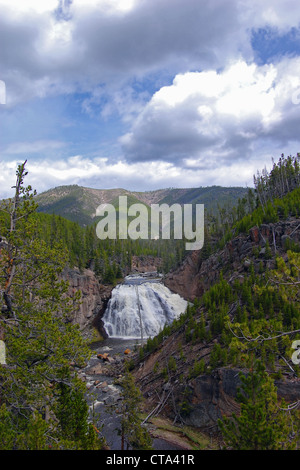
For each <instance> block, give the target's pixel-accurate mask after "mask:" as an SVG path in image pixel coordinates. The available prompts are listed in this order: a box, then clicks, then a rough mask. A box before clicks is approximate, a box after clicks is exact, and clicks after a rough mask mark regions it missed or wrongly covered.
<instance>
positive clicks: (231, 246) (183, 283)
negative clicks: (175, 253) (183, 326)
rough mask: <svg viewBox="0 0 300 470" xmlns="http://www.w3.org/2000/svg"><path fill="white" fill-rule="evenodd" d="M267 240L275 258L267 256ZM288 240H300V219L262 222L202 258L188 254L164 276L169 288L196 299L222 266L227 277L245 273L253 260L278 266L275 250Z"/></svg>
mask: <svg viewBox="0 0 300 470" xmlns="http://www.w3.org/2000/svg"><path fill="white" fill-rule="evenodd" d="M267 243H268V244H269V247H270V250H271V253H272V256H273V259H268V257H267V256H266V250H267ZM287 243H298V244H299V243H300V219H299V218H290V219H287V220H285V221H283V222H277V223H274V224H263V225H261V226H260V227H253V228H251V229H250V231H249V234H248V235H239V236H237V237H235V238H233V239H232V240H230V241H229V242H228V243H227V244H226V245H225V247H224V248H223V249H222V250H219V251H218V252H216V253H214V254H213V255H211V256H210V257H209V258H208V259H206V260H204V261H201V257H200V252H199V251H194V252H192V253H191V254H189V255H188V256H187V257H186V258H185V260H184V262H183V263H182V264H181V266H180V267H179V268H178V269H176V270H175V271H173V272H172V271H171V272H170V273H169V274H168V275H167V276H166V277H165V280H164V283H165V285H166V286H167V287H169V289H171V290H172V291H174V292H176V293H178V294H180V295H181V296H182V297H184V298H185V299H187V300H194V299H195V297H197V296H201V295H202V294H203V292H204V291H205V290H207V289H208V288H209V287H210V286H211V285H213V284H214V283H215V282H216V281H217V280H218V278H219V275H220V272H221V270H222V272H223V275H224V277H226V278H227V279H230V278H232V277H238V276H242V275H243V273H244V272H245V271H247V270H248V269H249V267H250V265H251V263H253V265H254V269H255V270H256V271H258V270H259V269H260V267H261V263H262V264H263V267H264V268H266V267H268V268H269V269H273V268H274V267H275V261H274V254H278V255H283V254H284V253H285V251H286V250H285V247H286V244H287Z"/></svg>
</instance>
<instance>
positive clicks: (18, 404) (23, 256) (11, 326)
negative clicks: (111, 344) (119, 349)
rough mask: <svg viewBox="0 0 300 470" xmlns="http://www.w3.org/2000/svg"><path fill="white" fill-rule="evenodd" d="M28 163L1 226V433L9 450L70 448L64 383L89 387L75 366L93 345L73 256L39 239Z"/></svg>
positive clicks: (19, 174)
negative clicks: (75, 283) (65, 273)
mask: <svg viewBox="0 0 300 470" xmlns="http://www.w3.org/2000/svg"><path fill="white" fill-rule="evenodd" d="M25 164H26V162H25V163H24V164H22V165H20V166H19V167H18V170H17V180H16V186H15V195H14V197H13V198H11V199H9V200H8V201H5V202H4V203H3V204H2V206H1V208H0V209H1V211H0V212H1V213H3V214H6V217H2V218H1V220H4V223H2V224H1V227H0V233H1V235H2V236H4V237H5V240H6V241H5V244H4V246H3V248H2V250H1V253H0V292H1V304H2V305H1V306H0V307H2V308H1V313H0V327H1V329H2V330H3V332H4V334H3V339H4V341H5V345H6V356H7V357H6V362H7V364H6V365H5V366H2V367H0V385H1V389H0V390H1V391H0V405H2V407H1V409H0V414H2V416H4V418H5V419H4V423H5V427H6V428H7V429H6V430H5V429H3V428H1V427H0V431H1V432H0V434H2V435H5V434H6V431H7V435H8V436H9V439H6V448H7V449H32V446H34V442H35V443H36V445H38V446H39V448H45V447H47V446H48V445H51V446H53V444H55V446H56V448H64V446H65V441H64V436H63V426H62V422H60V420H59V419H58V417H57V416H56V414H55V413H56V411H57V406H58V403H59V402H60V401H61V399H62V390H63V386H66V387H68V389H69V390H74V391H75V390H78V391H80V390H81V392H82V393H83V391H85V387H84V384H83V382H82V381H81V380H80V379H79V378H78V376H77V372H76V368H75V367H74V365H76V366H79V367H80V366H83V365H85V364H86V361H87V360H88V358H89V357H90V349H89V348H88V345H87V344H86V343H85V342H84V340H83V338H82V335H81V333H80V331H79V329H78V327H77V326H75V325H73V324H72V322H71V317H72V312H73V309H74V305H75V308H76V304H77V296H75V298H69V297H68V295H67V291H68V284H67V283H65V282H63V281H62V280H61V278H60V274H61V273H62V270H63V268H64V266H65V263H66V260H67V258H68V255H67V254H66V253H65V252H64V250H63V249H62V248H61V246H59V245H58V244H54V243H53V244H52V246H49V245H48V244H47V243H45V242H44V241H42V240H41V237H39V230H40V227H39V225H38V218H37V217H36V209H37V205H36V203H35V200H34V197H33V196H34V192H33V191H32V188H31V187H30V186H28V187H24V184H23V182H24V178H25V176H26V175H27V172H26V171H25ZM69 413H71V409H69ZM72 413H73V412H72ZM70 416H71V415H70ZM64 417H65V416H64ZM77 418H78V419H79V420H85V419H87V416H86V415H82V414H81V415H80V416H79V415H78V416H77ZM46 431H47V432H46ZM41 434H43V435H44V434H45V435H46V438H45V439H44V438H43V439H42V438H41ZM29 437H30V438H29ZM81 438H82V436H75V435H74V434H73V436H72V442H69V443H68V445H70V447H69V448H76V447H78V446H79V445H81V444H79V439H81ZM96 440H97V436H95V442H96ZM76 441H77V442H76ZM81 441H82V439H81ZM81 443H82V442H81Z"/></svg>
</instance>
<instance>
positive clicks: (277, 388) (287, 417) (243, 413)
mask: <svg viewBox="0 0 300 470" xmlns="http://www.w3.org/2000/svg"><path fill="white" fill-rule="evenodd" d="M299 176H300V172H299V155H298V156H297V157H295V158H292V157H288V158H287V159H285V158H284V157H283V156H282V158H281V159H280V161H279V163H278V164H274V167H273V169H272V171H271V172H270V174H267V173H266V172H264V174H263V177H257V178H255V183H256V198H257V200H256V202H255V206H256V208H255V209H254V210H252V212H251V211H250V210H249V213H248V214H245V215H244V217H242V218H241V219H236V220H234V219H233V220H232V223H231V225H230V226H229V224H228V227H227V230H224V232H223V233H224V235H223V240H222V243H221V244H220V243H219V242H216V243H215V245H214V246H213V247H212V246H211V247H210V248H211V255H210V256H208V255H207V256H204V257H203V256H202V255H201V252H200V253H198V254H197V256H198V258H197V256H194V258H193V255H190V261H189V262H188V263H186V264H185V265H183V266H182V267H180V268H179V269H178V277H177V278H175V281H174V283H173V284H171V288H173V290H175V291H176V279H177V282H178V287H179V288H180V293H181V294H183V292H184V282H185V280H186V279H188V278H187V277H185V271H186V270H188V269H190V266H191V264H192V263H194V271H193V272H192V278H193V279H194V278H195V277H196V279H197V281H196V282H198V292H202V294H201V295H199V296H198V297H196V298H194V301H193V303H192V305H191V306H189V307H188V309H187V312H186V313H185V314H184V315H182V316H181V317H180V318H179V319H178V320H177V321H175V322H174V323H173V324H172V325H171V326H166V327H165V329H164V330H163V331H162V332H161V333H160V334H159V335H158V336H157V337H155V338H151V339H149V340H148V342H147V344H146V345H145V346H144V348H142V349H140V351H139V356H138V357H137V358H136V361H137V367H136V368H135V367H133V373H134V375H135V377H136V379H137V383H138V385H139V386H140V387H141V390H142V391H143V393H144V396H145V397H148V398H147V402H146V403H147V411H148V412H150V414H149V417H150V418H149V419H150V420H151V416H155V412H154V413H153V411H155V410H156V411H158V412H160V413H161V414H163V415H165V416H168V417H170V416H172V419H174V420H175V422H178V423H180V424H181V425H187V424H189V425H193V426H197V427H198V428H200V429H202V430H203V431H204V432H205V433H208V434H209V435H213V436H214V437H215V438H216V439H217V441H218V442H219V444H218V445H219V446H221V447H223V448H224V447H225V448H229V449H242V450H247V449H248V450H254V449H292V448H298V446H299V442H298V438H299V404H300V401H299V398H300V379H299V372H300V369H299V362H300V361H299V353H298V352H297V346H299V338H300V303H299V300H300V299H299V292H300V291H299V283H300V192H299ZM262 195H263V197H262ZM246 203H247V201H246V200H245V201H244V205H246ZM287 221H288V223H287ZM280 227H281V229H283V231H281V229H280ZM250 228H251V229H252V233H251V235H252V237H251V235H249V229H250ZM217 229H218V227H216V226H215V227H214V231H211V233H213V234H214V236H215V234H216V231H217ZM254 229H255V230H254ZM285 229H287V233H286V232H284V230H285ZM283 234H284V235H283ZM227 254H228V256H227ZM195 255H196V254H195ZM202 265H203V266H204V268H203V269H202ZM208 267H209V268H210V269H211V270H212V271H214V270H216V271H217V272H215V273H213V272H211V271H209V270H207V269H208ZM198 272H199V273H202V276H203V277H201V274H200V275H199V277H197V273H198ZM210 274H211V276H210ZM174 275H175V274H174ZM207 278H208V281H207ZM213 278H214V279H215V281H213V280H212V279H213ZM186 282H187V283H188V282H189V281H186ZM191 282H192V281H191ZM167 285H168V284H167ZM141 364H142V367H141ZM231 371H232V373H231ZM239 387H240V388H241V391H242V393H241V394H239V392H238V388H239ZM153 389H155V390H156V391H157V393H158V396H159V397H160V400H158V399H157V396H154V395H153V394H152V393H151V390H153ZM166 390H168V393H166ZM157 403H160V406H158V405H157ZM156 406H157V408H156ZM151 410H152V411H151ZM161 414H160V416H161Z"/></svg>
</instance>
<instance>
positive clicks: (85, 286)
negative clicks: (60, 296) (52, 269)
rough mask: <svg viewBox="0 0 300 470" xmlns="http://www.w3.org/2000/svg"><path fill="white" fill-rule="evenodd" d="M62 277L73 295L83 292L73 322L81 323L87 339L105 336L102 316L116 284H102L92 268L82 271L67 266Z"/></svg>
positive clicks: (81, 328) (80, 325) (74, 312)
mask: <svg viewBox="0 0 300 470" xmlns="http://www.w3.org/2000/svg"><path fill="white" fill-rule="evenodd" d="M62 277H63V279H64V280H65V281H67V282H68V283H69V295H70V296H71V297H72V296H74V294H75V292H78V291H79V292H80V293H81V300H80V304H79V307H78V308H75V309H74V311H73V315H72V318H71V321H72V323H76V324H78V325H79V328H80V331H81V332H82V335H83V336H84V337H85V338H86V339H89V340H92V339H96V338H97V337H98V338H99V339H101V338H105V337H106V332H105V330H104V328H103V324H102V320H101V318H102V315H103V314H104V311H105V309H106V306H107V303H108V301H109V299H110V297H111V292H112V289H113V288H114V286H113V285H104V284H102V283H101V282H100V281H99V280H98V279H97V277H96V275H95V273H94V272H93V271H92V270H91V269H84V270H83V271H80V270H79V269H77V268H73V269H70V268H66V269H65V270H64V272H63V276H62Z"/></svg>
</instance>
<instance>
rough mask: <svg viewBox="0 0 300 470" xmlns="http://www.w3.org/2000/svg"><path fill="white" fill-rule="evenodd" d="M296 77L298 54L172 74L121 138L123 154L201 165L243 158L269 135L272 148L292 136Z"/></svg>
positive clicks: (299, 110) (298, 119)
mask: <svg viewBox="0 0 300 470" xmlns="http://www.w3.org/2000/svg"><path fill="white" fill-rule="evenodd" d="M299 77H300V59H299V58H295V59H290V60H288V61H287V60H284V61H282V62H281V63H278V64H276V65H273V64H270V65H264V66H258V65H256V64H253V63H252V64H250V65H249V64H247V63H246V62H245V61H241V60H239V61H237V62H235V63H233V64H232V65H230V66H229V67H227V68H225V69H224V70H223V71H221V72H219V73H217V72H216V71H215V70H211V71H204V72H188V73H186V74H181V75H178V76H176V77H175V79H174V82H173V84H172V85H171V86H168V87H163V88H161V89H160V90H159V91H158V92H157V93H155V95H154V96H153V97H152V99H151V100H150V102H149V103H148V104H147V106H146V107H145V109H144V110H143V112H142V113H141V114H140V116H139V118H138V119H137V120H136V122H135V124H134V126H133V127H132V129H131V132H129V133H127V134H126V135H124V136H123V137H122V138H121V143H122V144H123V148H124V152H125V155H126V156H127V157H128V158H129V159H130V160H132V161H136V160H144V161H147V160H153V159H155V160H167V161H170V162H177V163H178V164H184V165H186V166H188V167H189V166H191V162H192V166H193V167H194V168H196V167H197V165H198V166H199V168H200V167H203V166H209V165H220V164H222V163H225V162H226V161H227V163H228V164H230V163H231V162H233V161H238V160H239V161H244V159H245V158H247V157H249V155H250V154H251V153H253V150H254V148H256V149H258V148H259V146H260V144H261V145H262V146H263V145H264V142H265V141H267V140H268V139H272V141H273V144H272V145H273V149H274V150H275V149H277V147H278V144H280V143H282V142H285V144H287V143H289V141H292V140H293V139H297V133H296V132H295V130H296V128H298V129H299V124H300V107H299V106H296V105H295V104H294V103H293V102H292V100H293V96H294V94H295V92H297V90H299V89H300V78H299ZM270 150H272V149H270Z"/></svg>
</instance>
